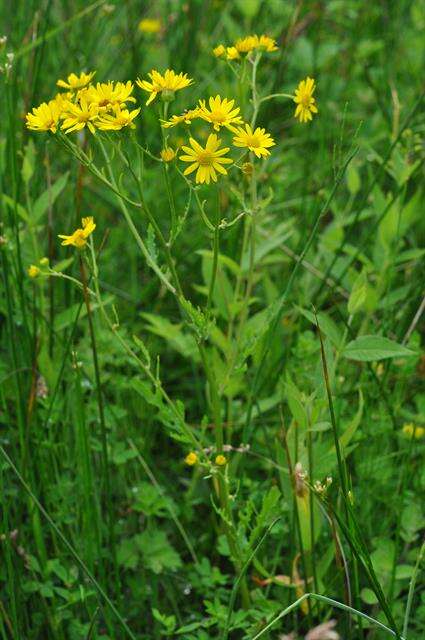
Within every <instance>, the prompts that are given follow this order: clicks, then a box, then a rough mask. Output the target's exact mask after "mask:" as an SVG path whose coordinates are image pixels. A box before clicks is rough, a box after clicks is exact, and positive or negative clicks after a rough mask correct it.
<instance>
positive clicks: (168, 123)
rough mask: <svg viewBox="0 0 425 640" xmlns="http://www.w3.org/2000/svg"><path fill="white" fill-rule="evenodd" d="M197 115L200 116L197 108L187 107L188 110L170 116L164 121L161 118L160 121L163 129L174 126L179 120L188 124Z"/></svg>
mask: <svg viewBox="0 0 425 640" xmlns="http://www.w3.org/2000/svg"><path fill="white" fill-rule="evenodd" d="M199 117H200V111H199V109H198V108H196V109H189V111H185V112H184V113H182V114H181V115H180V116H171V118H170V119H169V120H165V121H164V120H161V123H162V126H163V127H164V128H165V129H168V128H170V127H175V126H176V125H178V124H180V123H181V122H184V123H185V124H190V123H191V122H192V120H194V119H195V118H199Z"/></svg>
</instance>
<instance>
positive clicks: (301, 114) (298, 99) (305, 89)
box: [294, 77, 317, 122]
mask: <svg viewBox="0 0 425 640" xmlns="http://www.w3.org/2000/svg"><path fill="white" fill-rule="evenodd" d="M315 89H316V83H315V81H314V80H313V78H309V77H307V78H306V79H305V80H301V82H300V83H299V85H298V87H297V89H295V97H294V102H295V103H296V104H297V108H296V109H295V114H294V115H295V117H296V118H298V120H299V121H300V122H307V121H308V120H312V119H313V116H312V115H311V114H312V113H317V106H316V100H315V99H314V98H313V93H314V91H315Z"/></svg>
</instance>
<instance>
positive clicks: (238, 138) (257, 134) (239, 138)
mask: <svg viewBox="0 0 425 640" xmlns="http://www.w3.org/2000/svg"><path fill="white" fill-rule="evenodd" d="M233 144H234V145H235V147H246V148H247V149H249V150H250V151H253V152H254V153H255V155H256V156H257V158H261V156H263V157H265V156H269V155H270V151H269V150H268V148H267V147H273V146H274V145H275V144H276V143H275V141H274V140H273V138H272V137H271V135H270V133H266V130H265V129H262V128H261V127H257V128H256V129H255V131H253V130H252V128H251V126H250V125H249V124H245V129H244V128H243V127H238V128H237V129H236V135H235V137H234V138H233Z"/></svg>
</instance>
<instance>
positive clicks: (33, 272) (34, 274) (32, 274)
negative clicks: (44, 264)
mask: <svg viewBox="0 0 425 640" xmlns="http://www.w3.org/2000/svg"><path fill="white" fill-rule="evenodd" d="M39 273H40V269H39V268H38V267H36V266H35V264H32V265H30V266H29V267H28V275H29V277H30V278H36V277H37V276H38V274H39Z"/></svg>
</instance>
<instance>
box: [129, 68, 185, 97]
mask: <svg viewBox="0 0 425 640" xmlns="http://www.w3.org/2000/svg"><path fill="white" fill-rule="evenodd" d="M148 76H149V78H150V80H151V81H150V82H149V81H148V80H140V78H138V79H137V80H136V84H137V85H138V86H139V87H140V88H141V89H143V90H144V91H147V92H148V93H150V94H151V95H150V96H149V98H148V100H147V101H146V105H148V104H150V103H151V102H153V101H154V100H155V98H156V96H157V95H158V93H161V95H162V98H163V100H167V101H169V100H172V99H173V98H174V92H175V91H179V90H180V89H185V87H188V86H189V85H190V84H192V83H193V80H192V78H188V77H187V74H186V73H175V72H174V71H173V70H172V69H167V70H166V71H165V73H164V74H163V75H162V74H161V73H159V72H158V71H156V70H155V69H152V71H151V72H150V73H148Z"/></svg>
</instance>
